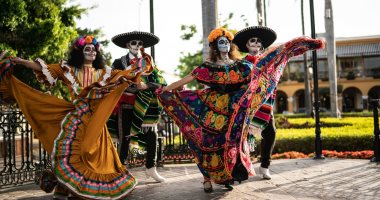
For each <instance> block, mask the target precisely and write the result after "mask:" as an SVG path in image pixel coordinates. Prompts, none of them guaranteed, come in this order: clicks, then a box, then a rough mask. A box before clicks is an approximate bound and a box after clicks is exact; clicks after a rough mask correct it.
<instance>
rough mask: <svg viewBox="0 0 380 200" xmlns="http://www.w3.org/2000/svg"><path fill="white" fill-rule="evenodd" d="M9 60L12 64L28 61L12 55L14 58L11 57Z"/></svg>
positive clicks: (21, 63)
mask: <svg viewBox="0 0 380 200" xmlns="http://www.w3.org/2000/svg"><path fill="white" fill-rule="evenodd" d="M11 62H12V64H14V65H25V63H26V62H28V61H27V60H24V59H22V58H20V57H14V58H11Z"/></svg>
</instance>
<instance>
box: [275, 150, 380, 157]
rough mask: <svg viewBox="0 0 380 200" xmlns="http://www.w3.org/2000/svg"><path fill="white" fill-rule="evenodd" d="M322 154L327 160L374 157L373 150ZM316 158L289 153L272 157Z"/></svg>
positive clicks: (323, 152) (311, 155) (311, 154)
mask: <svg viewBox="0 0 380 200" xmlns="http://www.w3.org/2000/svg"><path fill="white" fill-rule="evenodd" d="M322 154H323V156H324V157H326V158H349V159H371V158H372V157H373V156H374V153H373V151H372V150H365V151H343V152H338V151H330V150H322ZM312 157H314V153H310V154H308V155H306V154H304V153H301V152H296V151H289V152H284V153H276V154H273V155H272V159H295V158H312Z"/></svg>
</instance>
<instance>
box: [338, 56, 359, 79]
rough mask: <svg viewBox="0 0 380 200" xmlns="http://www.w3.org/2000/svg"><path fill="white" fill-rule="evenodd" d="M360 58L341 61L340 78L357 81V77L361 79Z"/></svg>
mask: <svg viewBox="0 0 380 200" xmlns="http://www.w3.org/2000/svg"><path fill="white" fill-rule="evenodd" d="M359 63H360V62H359V59H358V58H356V59H355V58H344V59H340V71H339V77H340V78H347V79H348V80H352V79H355V77H360V76H361V75H362V74H361V67H360V65H359Z"/></svg>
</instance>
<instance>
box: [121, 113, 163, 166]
mask: <svg viewBox="0 0 380 200" xmlns="http://www.w3.org/2000/svg"><path fill="white" fill-rule="evenodd" d="M121 113H122V116H121V117H122V122H123V123H122V126H123V128H122V130H123V131H122V133H121V134H122V136H121V140H120V141H119V142H120V151H119V157H120V161H121V162H122V163H123V164H126V163H127V157H128V153H129V142H130V138H129V137H127V136H129V135H130V129H131V125H132V115H131V112H130V110H123V111H122V112H121ZM142 132H143V133H144V134H140V135H139V140H141V141H144V142H145V143H146V162H145V167H146V168H148V169H149V168H152V167H154V166H155V165H156V160H157V138H158V135H157V131H156V128H153V127H143V128H142Z"/></svg>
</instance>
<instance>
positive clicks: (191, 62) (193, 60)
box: [177, 51, 203, 89]
mask: <svg viewBox="0 0 380 200" xmlns="http://www.w3.org/2000/svg"><path fill="white" fill-rule="evenodd" d="M182 55H183V54H182ZM202 62H203V56H202V51H198V52H197V53H195V54H190V53H187V55H186V56H182V57H181V58H180V63H181V64H180V65H178V66H177V70H178V71H179V76H180V77H185V76H186V75H188V74H190V73H191V72H192V71H193V70H194V69H195V68H196V67H197V66H198V65H199V64H200V63H202ZM187 86H188V87H189V88H197V89H199V88H202V85H200V84H198V83H197V82H195V81H193V82H190V83H188V84H187Z"/></svg>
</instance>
